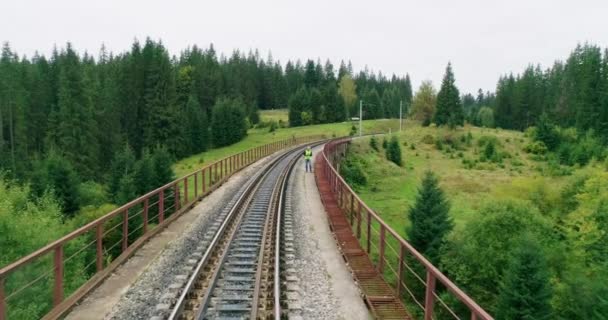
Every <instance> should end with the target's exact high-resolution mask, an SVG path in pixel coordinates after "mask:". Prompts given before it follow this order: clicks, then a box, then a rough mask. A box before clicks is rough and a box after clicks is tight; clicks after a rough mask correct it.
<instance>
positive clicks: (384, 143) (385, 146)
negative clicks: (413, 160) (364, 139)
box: [382, 137, 388, 150]
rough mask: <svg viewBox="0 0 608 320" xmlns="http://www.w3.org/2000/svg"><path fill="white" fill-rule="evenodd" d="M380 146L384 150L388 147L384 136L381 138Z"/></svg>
mask: <svg viewBox="0 0 608 320" xmlns="http://www.w3.org/2000/svg"><path fill="white" fill-rule="evenodd" d="M382 148H383V149H385V150H386V148H388V140H386V137H384V138H383V139H382Z"/></svg>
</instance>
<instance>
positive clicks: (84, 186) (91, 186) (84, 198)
mask: <svg viewBox="0 0 608 320" xmlns="http://www.w3.org/2000/svg"><path fill="white" fill-rule="evenodd" d="M78 199H79V200H80V206H81V207H85V206H101V205H102V204H104V203H107V202H108V201H109V199H108V195H107V193H106V190H105V188H104V186H103V185H101V184H99V183H96V182H93V181H87V182H83V183H81V184H80V185H79V186H78Z"/></svg>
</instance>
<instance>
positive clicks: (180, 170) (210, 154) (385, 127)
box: [173, 110, 399, 177]
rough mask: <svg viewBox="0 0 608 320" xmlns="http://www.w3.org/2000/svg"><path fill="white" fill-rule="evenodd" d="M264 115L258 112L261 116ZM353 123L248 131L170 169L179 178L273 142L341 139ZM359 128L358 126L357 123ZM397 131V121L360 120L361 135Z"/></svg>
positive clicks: (285, 113) (275, 111)
mask: <svg viewBox="0 0 608 320" xmlns="http://www.w3.org/2000/svg"><path fill="white" fill-rule="evenodd" d="M269 112H272V113H273V114H274V117H283V116H284V117H285V118H286V117H287V111H286V110H280V112H281V114H279V111H278V110H271V111H269ZM266 113H267V112H261V114H262V117H264V115H265V114H266ZM352 125H353V123H351V122H342V123H329V124H320V125H312V126H304V127H295V128H279V129H277V130H275V131H274V132H269V128H259V129H250V130H249V131H248V132H247V137H246V138H245V139H243V140H242V141H239V142H237V143H235V144H232V145H230V146H226V147H223V148H217V149H211V150H209V151H206V152H203V153H200V154H197V155H193V156H190V157H188V158H185V159H182V160H179V161H178V162H177V163H175V165H174V166H173V170H174V171H175V175H176V177H182V176H184V175H186V174H188V173H190V172H193V171H195V170H197V169H199V168H201V167H203V166H205V165H206V164H209V163H211V162H213V161H216V160H219V159H221V158H224V157H227V156H229V155H231V154H235V153H238V152H241V151H243V150H247V149H250V148H253V147H256V146H259V145H263V144H267V143H270V142H273V141H277V140H282V139H287V138H290V137H293V136H296V137H301V136H308V135H318V134H324V135H326V136H327V137H328V138H329V137H340V136H346V135H348V134H349V132H350V131H351V128H352ZM357 125H358V123H357ZM397 128H399V122H398V121H397V120H394V119H393V120H367V121H363V132H364V133H369V132H388V131H389V130H393V131H395V130H396V129H397Z"/></svg>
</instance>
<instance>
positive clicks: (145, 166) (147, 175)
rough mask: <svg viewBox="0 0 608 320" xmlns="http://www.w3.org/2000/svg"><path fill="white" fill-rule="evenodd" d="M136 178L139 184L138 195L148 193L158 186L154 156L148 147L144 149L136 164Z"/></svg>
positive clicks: (136, 182)
mask: <svg viewBox="0 0 608 320" xmlns="http://www.w3.org/2000/svg"><path fill="white" fill-rule="evenodd" d="M134 180H135V185H136V186H137V195H143V194H146V193H147V192H149V191H152V190H154V188H155V187H157V181H156V170H155V168H154V158H153V157H152V155H151V154H150V152H149V151H148V149H144V150H143V152H142V155H141V158H140V159H139V160H138V161H137V163H136V164H135V174H134Z"/></svg>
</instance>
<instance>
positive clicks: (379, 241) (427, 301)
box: [320, 138, 493, 320]
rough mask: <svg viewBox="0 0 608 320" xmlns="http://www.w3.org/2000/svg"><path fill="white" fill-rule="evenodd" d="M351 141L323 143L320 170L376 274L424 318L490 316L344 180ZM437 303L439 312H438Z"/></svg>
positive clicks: (481, 319)
mask: <svg viewBox="0 0 608 320" xmlns="http://www.w3.org/2000/svg"><path fill="white" fill-rule="evenodd" d="M350 141H351V139H350V138H343V139H338V140H333V141H331V142H329V143H327V144H326V145H325V147H324V149H323V154H322V157H320V159H321V164H320V168H321V170H322V173H323V174H324V175H325V177H326V178H327V179H328V180H329V184H330V187H331V190H332V191H333V192H334V193H335V195H336V197H337V199H338V200H337V204H338V206H339V207H340V208H341V209H342V211H343V212H344V213H345V214H346V216H347V219H348V221H349V223H350V225H351V229H352V232H353V233H354V234H355V236H356V238H357V239H358V240H359V242H360V244H361V246H362V247H363V248H364V250H365V251H366V252H367V254H368V255H369V256H370V258H371V259H372V261H373V263H374V266H375V267H376V269H377V270H378V272H379V273H380V274H382V276H383V278H384V279H385V281H386V282H387V283H389V284H390V285H391V287H392V289H393V290H394V294H395V295H396V296H398V297H400V298H401V299H403V300H404V301H405V303H406V306H407V307H408V310H409V311H410V312H412V313H415V312H413V311H415V309H419V310H421V311H420V313H422V314H424V319H425V320H431V319H436V318H439V317H441V318H454V319H462V318H464V317H465V316H470V319H472V320H491V319H493V318H492V316H490V315H489V314H488V313H487V312H486V311H484V310H483V308H481V307H480V306H479V305H478V304H477V303H476V302H475V301H474V300H473V299H471V298H470V297H469V296H468V295H467V294H466V293H464V292H463V291H462V290H461V289H460V288H458V286H456V285H455V284H454V283H453V282H452V281H450V279H448V278H447V277H446V276H445V275H444V274H443V273H442V272H441V271H439V270H438V269H437V268H436V267H435V266H434V265H432V264H431V263H430V262H429V261H428V260H427V259H426V258H425V257H424V256H423V255H422V254H420V253H419V252H418V251H417V250H416V249H415V248H414V247H412V245H410V244H409V243H408V242H407V241H405V240H404V239H403V238H402V237H401V236H400V235H399V234H398V233H397V232H396V231H394V230H393V229H392V228H391V227H390V226H389V225H387V224H386V223H385V222H384V221H383V220H382V219H381V218H380V217H379V216H378V214H377V213H376V212H375V211H374V210H372V209H371V208H370V207H369V206H368V205H367V204H365V202H363V200H361V198H360V197H359V196H358V195H357V194H356V192H355V191H353V189H352V188H351V187H350V186H349V185H348V184H347V183H346V182H345V181H344V179H343V178H342V177H341V176H340V174H339V173H338V170H337V169H336V168H338V166H339V161H340V159H341V158H342V157H344V156H345V154H346V149H347V146H348V144H349V143H350ZM436 305H439V306H440V307H441V310H439V311H438V310H436ZM412 308H413V309H414V310H412ZM463 313H465V316H463ZM467 313H468V315H467Z"/></svg>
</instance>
